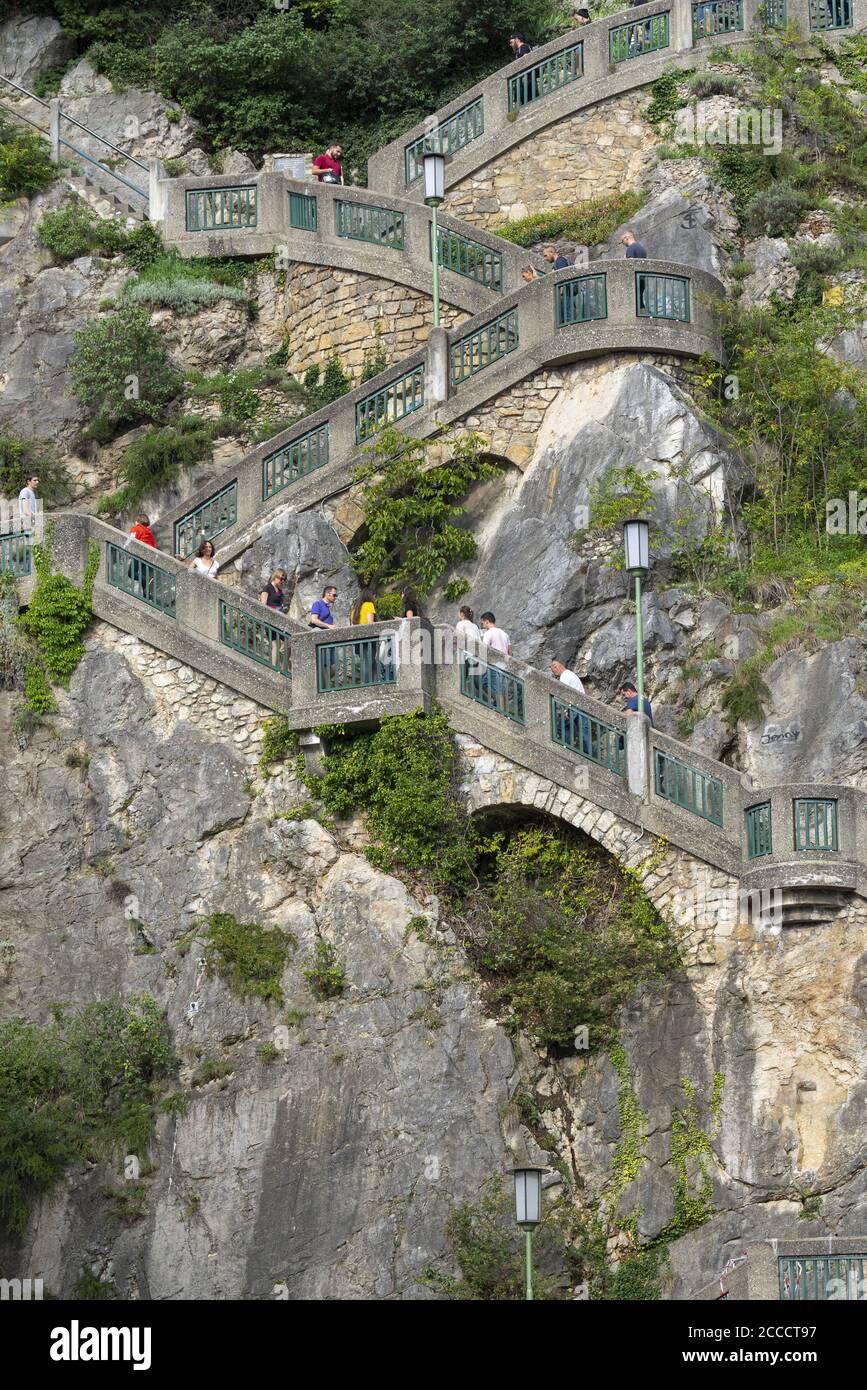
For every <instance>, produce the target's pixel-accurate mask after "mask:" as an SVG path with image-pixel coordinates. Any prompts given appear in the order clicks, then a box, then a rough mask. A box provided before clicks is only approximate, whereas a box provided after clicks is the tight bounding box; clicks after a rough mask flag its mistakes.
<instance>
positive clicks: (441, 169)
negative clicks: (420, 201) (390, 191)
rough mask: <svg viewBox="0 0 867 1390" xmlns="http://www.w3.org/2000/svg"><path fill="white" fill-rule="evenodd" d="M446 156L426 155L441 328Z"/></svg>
mask: <svg viewBox="0 0 867 1390" xmlns="http://www.w3.org/2000/svg"><path fill="white" fill-rule="evenodd" d="M445 169H446V161H445V155H442V154H436V153H435V152H434V151H433V150H427V151H426V152H425V155H424V200H425V202H426V203H427V205H428V207H429V208H430V211H431V240H432V245H431V260H432V262H433V321H434V328H439V326H440V240H439V234H438V233H437V208H438V207H439V205H440V203H441V202H442V200H443V198H444V197H445Z"/></svg>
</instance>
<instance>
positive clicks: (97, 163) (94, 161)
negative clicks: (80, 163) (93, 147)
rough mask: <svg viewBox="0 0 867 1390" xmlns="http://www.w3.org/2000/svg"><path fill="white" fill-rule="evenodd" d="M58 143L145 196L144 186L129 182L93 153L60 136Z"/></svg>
mask: <svg viewBox="0 0 867 1390" xmlns="http://www.w3.org/2000/svg"><path fill="white" fill-rule="evenodd" d="M58 143H59V144H61V145H65V146H66V148H67V149H68V150H72V152H73V154H76V155H78V157H79V158H80V159H86V160H87V162H88V164H92V165H93V166H94V168H96V169H102V170H103V172H104V173H106V174H110V175H111V177H112V178H113V179H117V181H118V183H122V184H123V185H124V187H125V188H129V189H131V190H132V192H133V193H139V194H140V195H141V196H142V197H143V198H147V196H148V191H147V189H146V188H139V186H138V184H135V183H130V181H129V179H125V178H124V176H123V174H119V173H118V172H117V170H116V169H109V167H108V165H107V164H103V163H101V161H100V160H98V159H94V158H93V155H90V154H87V152H86V151H85V150H80V149H79V148H78V146H77V145H71V144H70V143H69V141H68V140H64V139H63V137H62V136H61V138H60V140H59V142H58Z"/></svg>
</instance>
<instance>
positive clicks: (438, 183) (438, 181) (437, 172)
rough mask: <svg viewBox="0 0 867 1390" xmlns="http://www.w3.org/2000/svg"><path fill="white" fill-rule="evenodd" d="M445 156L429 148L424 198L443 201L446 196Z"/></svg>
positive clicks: (425, 159)
mask: <svg viewBox="0 0 867 1390" xmlns="http://www.w3.org/2000/svg"><path fill="white" fill-rule="evenodd" d="M445 181H446V161H445V156H444V155H441V154H435V153H434V151H433V150H429V151H427V152H426V153H425V156H424V200H425V202H426V203H431V202H437V203H441V202H442V200H443V198H444V197H445Z"/></svg>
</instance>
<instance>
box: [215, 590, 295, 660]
mask: <svg viewBox="0 0 867 1390" xmlns="http://www.w3.org/2000/svg"><path fill="white" fill-rule="evenodd" d="M220 641H221V642H222V644H223V646H224V647H231V648H232V650H233V651H236V652H240V653H241V655H242V656H246V657H249V659H250V660H251V661H257V662H258V663H259V665H260V666H267V667H269V669H270V670H272V671H276V672H277V674H278V675H279V676H289V675H290V673H291V661H290V638H289V634H288V632H286V630H285V629H284V628H280V627H274V626H273V625H272V624H271V623H269V622H266V621H265V619H264V618H253V617H251V616H250V614H249V613H245V612H244V610H243V609H242V608H236V607H235V606H234V605H233V604H229V603H226V602H225V601H224V600H223V599H220Z"/></svg>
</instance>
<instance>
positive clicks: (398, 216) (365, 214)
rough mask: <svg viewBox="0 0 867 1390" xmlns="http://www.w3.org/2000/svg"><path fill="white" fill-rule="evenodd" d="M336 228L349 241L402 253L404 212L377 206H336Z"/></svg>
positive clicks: (347, 204) (349, 204)
mask: <svg viewBox="0 0 867 1390" xmlns="http://www.w3.org/2000/svg"><path fill="white" fill-rule="evenodd" d="M334 212H335V229H336V231H337V235H338V236H340V237H348V238H349V240H350V241H370V242H373V244H374V245H375V246H388V247H390V248H391V250H392V251H402V250H403V249H404V247H403V222H404V218H403V213H402V212H393V211H392V209H391V208H380V207H374V206H373V204H371V203H344V202H342V201H339V202H336V203H335V204H334Z"/></svg>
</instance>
